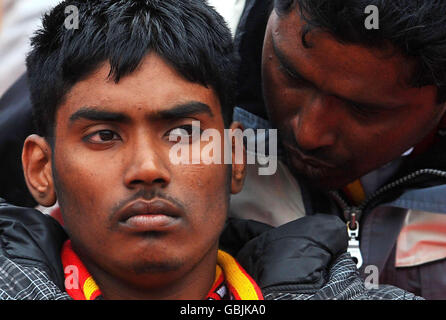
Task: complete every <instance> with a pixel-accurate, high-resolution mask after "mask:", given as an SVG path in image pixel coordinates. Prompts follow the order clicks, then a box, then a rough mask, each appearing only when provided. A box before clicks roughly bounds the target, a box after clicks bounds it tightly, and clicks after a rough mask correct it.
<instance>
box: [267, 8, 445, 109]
mask: <svg viewBox="0 0 446 320" xmlns="http://www.w3.org/2000/svg"><path fill="white" fill-rule="evenodd" d="M370 5H373V6H376V7H377V8H378V10H379V28H378V29H367V28H365V27H364V21H365V19H366V17H367V14H366V13H365V8H367V7H368V6H370ZM275 8H276V9H277V12H278V13H279V14H283V15H286V14H288V13H289V12H290V11H291V10H299V12H300V14H301V15H302V17H303V18H304V19H305V22H306V23H307V25H306V26H305V29H304V31H303V32H302V41H303V43H304V44H305V45H306V46H311V45H312V44H311V43H307V41H306V36H307V34H308V33H309V32H311V30H313V29H322V30H323V31H326V32H329V33H330V34H332V35H333V36H334V37H335V38H336V39H338V40H339V41H340V42H343V43H352V44H359V45H364V46H366V47H375V48H385V47H387V46H388V45H389V44H391V45H393V46H394V47H395V48H397V49H398V50H399V52H400V53H402V54H403V55H405V56H406V57H408V58H413V59H415V61H416V63H417V67H416V69H415V71H414V74H413V77H412V81H411V82H412V85H414V86H417V87H422V86H426V85H435V86H436V87H437V88H438V103H443V102H446V28H445V25H446V15H445V14H444V13H445V12H446V2H444V1H435V0H429V1H410V0H405V1H388V0H371V1H370V0H359V1H358V0H275Z"/></svg>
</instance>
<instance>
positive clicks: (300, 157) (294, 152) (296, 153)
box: [284, 144, 336, 169]
mask: <svg viewBox="0 0 446 320" xmlns="http://www.w3.org/2000/svg"><path fill="white" fill-rule="evenodd" d="M284 147H285V149H287V150H288V152H289V153H291V157H292V158H293V160H295V161H300V162H303V163H305V164H307V165H309V166H311V167H314V168H325V169H334V168H336V166H335V165H333V164H331V163H328V162H325V161H322V160H319V159H316V158H312V157H309V156H306V155H304V154H303V153H302V152H301V151H300V150H298V149H297V148H295V147H293V146H291V145H288V144H284Z"/></svg>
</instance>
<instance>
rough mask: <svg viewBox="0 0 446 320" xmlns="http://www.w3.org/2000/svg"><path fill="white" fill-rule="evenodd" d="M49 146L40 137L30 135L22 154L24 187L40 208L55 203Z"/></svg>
mask: <svg viewBox="0 0 446 320" xmlns="http://www.w3.org/2000/svg"><path fill="white" fill-rule="evenodd" d="M51 152H52V151H51V146H50V144H49V143H48V142H47V141H46V140H45V139H44V138H42V137H40V136H38V135H35V134H33V135H31V136H29V137H28V138H26V140H25V144H24V146H23V152H22V165H23V173H24V175H25V180H26V185H27V186H28V190H29V191H30V192H31V194H32V196H33V197H34V199H35V200H36V201H37V202H38V203H39V204H40V205H42V206H45V207H51V206H52V205H54V204H55V203H56V200H57V198H56V192H55V189H54V181H53V174H52V167H51Z"/></svg>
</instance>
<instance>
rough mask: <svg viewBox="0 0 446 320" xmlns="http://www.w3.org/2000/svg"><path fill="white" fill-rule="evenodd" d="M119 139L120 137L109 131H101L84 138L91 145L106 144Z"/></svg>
mask: <svg viewBox="0 0 446 320" xmlns="http://www.w3.org/2000/svg"><path fill="white" fill-rule="evenodd" d="M119 139H121V137H120V136H119V135H118V134H117V133H116V132H113V131H111V130H101V131H98V132H95V133H93V134H90V135H88V136H87V137H86V140H87V141H88V142H91V143H107V142H111V141H115V140H119Z"/></svg>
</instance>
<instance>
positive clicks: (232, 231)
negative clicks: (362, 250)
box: [0, 203, 419, 300]
mask: <svg viewBox="0 0 446 320" xmlns="http://www.w3.org/2000/svg"><path fill="white" fill-rule="evenodd" d="M342 230H344V232H342ZM227 237H229V238H227ZM66 239H67V235H66V233H65V231H64V230H63V228H62V227H61V226H60V225H59V224H58V222H56V220H54V219H53V218H51V217H49V216H46V215H44V214H42V213H40V212H39V211H37V210H34V209H26V208H20V207H15V206H11V205H8V204H6V203H3V204H1V205H0V299H33V300H41V299H46V300H55V299H70V297H69V296H68V295H67V294H66V293H65V289H64V270H63V267H62V264H61V258H60V251H61V246H62V244H63V243H64V242H65V240H66ZM234 239H237V241H236V242H235V241H234ZM234 243H236V244H237V245H236V246H233V245H232V244H234ZM241 243H244V245H240V244H241ZM221 244H222V249H224V250H227V251H229V253H231V254H233V255H234V256H236V259H237V260H238V261H239V263H240V264H241V265H242V266H243V267H244V268H245V269H246V271H247V272H248V274H250V275H252V277H253V278H254V280H255V281H256V282H257V283H258V284H259V286H260V287H261V289H262V292H263V293H264V295H265V297H266V298H267V299H293V300H302V299H358V300H362V299H366V300H371V299H405V300H412V299H419V298H418V297H415V296H414V295H412V294H409V293H407V292H405V291H403V290H401V289H398V288H395V287H388V286H382V287H380V288H378V289H372V290H369V289H367V288H366V286H365V284H364V282H363V281H362V280H361V279H360V277H359V274H358V271H357V270H356V267H355V265H354V263H353V261H352V260H351V259H350V257H349V255H348V254H346V253H345V248H346V234H345V226H344V224H343V223H342V221H340V219H338V218H336V217H334V216H328V215H317V216H313V217H306V218H304V219H301V220H296V221H294V222H292V223H290V224H288V225H284V226H283V227H280V228H272V227H269V226H266V225H261V224H260V223H256V222H249V221H240V220H230V221H229V222H228V224H227V226H226V230H225V231H224V233H223V234H222V238H221Z"/></svg>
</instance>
